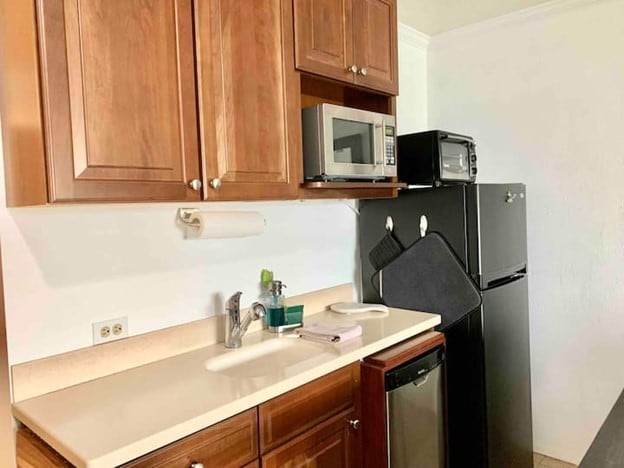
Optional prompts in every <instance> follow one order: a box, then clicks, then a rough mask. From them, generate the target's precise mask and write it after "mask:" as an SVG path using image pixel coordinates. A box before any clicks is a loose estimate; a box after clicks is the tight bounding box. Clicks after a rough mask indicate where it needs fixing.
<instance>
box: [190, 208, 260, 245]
mask: <svg viewBox="0 0 624 468" xmlns="http://www.w3.org/2000/svg"><path fill="white" fill-rule="evenodd" d="M188 222H189V224H187V225H186V238H187V239H223V238H227V237H249V236H257V235H258V234H262V233H263V232H264V228H265V226H266V222H265V220H264V217H263V216H262V215H261V214H260V213H258V212H256V211H199V212H197V213H193V214H192V215H191V216H190V217H189V218H188Z"/></svg>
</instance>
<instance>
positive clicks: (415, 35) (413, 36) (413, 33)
mask: <svg viewBox="0 0 624 468" xmlns="http://www.w3.org/2000/svg"><path fill="white" fill-rule="evenodd" d="M430 40H431V37H430V36H428V35H426V34H424V33H421V32H420V31H418V30H416V29H414V28H412V27H411V26H408V25H407V24H404V23H399V42H401V43H403V44H408V45H410V46H412V47H417V48H419V49H423V50H427V48H428V47H429V41H430Z"/></svg>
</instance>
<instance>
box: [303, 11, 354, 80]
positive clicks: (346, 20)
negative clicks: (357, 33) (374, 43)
mask: <svg viewBox="0 0 624 468" xmlns="http://www.w3.org/2000/svg"><path fill="white" fill-rule="evenodd" d="M351 2H352V0H294V2H293V3H294V19H295V61H296V65H297V68H298V69H299V70H303V71H307V72H310V73H315V74H318V75H322V76H326V77H329V78H334V79H336V80H340V81H347V82H349V83H353V79H354V73H353V72H351V71H349V70H348V68H349V67H350V66H351V65H353V26H352V12H351Z"/></svg>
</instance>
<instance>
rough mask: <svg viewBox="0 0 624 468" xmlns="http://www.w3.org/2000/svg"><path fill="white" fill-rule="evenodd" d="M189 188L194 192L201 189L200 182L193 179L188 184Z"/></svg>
mask: <svg viewBox="0 0 624 468" xmlns="http://www.w3.org/2000/svg"><path fill="white" fill-rule="evenodd" d="M189 187H191V188H192V189H193V190H195V191H196V192H197V191H198V190H200V189H201V188H202V183H201V180H199V179H193V180H191V181H190V182H189Z"/></svg>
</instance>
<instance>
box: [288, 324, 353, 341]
mask: <svg viewBox="0 0 624 468" xmlns="http://www.w3.org/2000/svg"><path fill="white" fill-rule="evenodd" d="M295 333H297V334H298V335H299V336H300V337H301V338H306V339H308V340H313V341H323V342H330V343H342V342H343V341H347V340H350V339H352V338H357V337H358V336H360V335H361V334H362V327H361V326H360V325H358V324H353V325H348V326H337V325H332V324H328V323H313V324H312V325H307V326H305V327H302V328H297V329H295Z"/></svg>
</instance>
